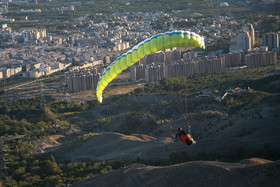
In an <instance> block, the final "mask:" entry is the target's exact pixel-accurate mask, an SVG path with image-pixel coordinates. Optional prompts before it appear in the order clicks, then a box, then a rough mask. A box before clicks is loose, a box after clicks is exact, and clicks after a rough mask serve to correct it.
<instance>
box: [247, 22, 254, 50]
mask: <svg viewBox="0 0 280 187" xmlns="http://www.w3.org/2000/svg"><path fill="white" fill-rule="evenodd" d="M248 30H249V34H250V36H251V47H252V48H254V45H255V30H254V27H253V25H252V24H249V25H248Z"/></svg>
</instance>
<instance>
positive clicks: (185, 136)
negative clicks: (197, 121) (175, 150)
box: [174, 125, 196, 145]
mask: <svg viewBox="0 0 280 187" xmlns="http://www.w3.org/2000/svg"><path fill="white" fill-rule="evenodd" d="M190 132H191V126H190V125H188V126H187V130H186V131H184V130H183V129H182V128H178V130H177V134H176V136H175V137H174V140H175V141H176V142H177V141H178V138H180V139H181V141H182V142H183V143H184V144H186V145H192V144H195V143H196V142H195V141H194V140H193V138H192V137H191V135H190Z"/></svg>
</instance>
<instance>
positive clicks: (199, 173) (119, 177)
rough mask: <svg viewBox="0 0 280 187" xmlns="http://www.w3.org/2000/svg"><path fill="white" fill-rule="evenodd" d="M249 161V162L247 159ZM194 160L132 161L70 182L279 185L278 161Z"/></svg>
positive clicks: (93, 184)
mask: <svg viewBox="0 0 280 187" xmlns="http://www.w3.org/2000/svg"><path fill="white" fill-rule="evenodd" d="M251 161H252V162H251ZM244 162H245V163H243V162H240V163H224V162H208V161H195V162H186V163H182V164H178V165H173V166H167V167H151V166H146V165H141V164H135V165H133V166H130V167H128V168H122V169H119V170H116V171H113V172H110V173H107V174H102V175H99V176H96V177H93V178H91V179H88V180H85V181H82V182H79V183H76V184H73V185H72V186H77V187H82V186H240V187H242V186H256V187H257V186H279V185H280V179H279V176H280V161H275V162H271V161H268V160H263V159H257V158H254V159H249V160H246V161H244Z"/></svg>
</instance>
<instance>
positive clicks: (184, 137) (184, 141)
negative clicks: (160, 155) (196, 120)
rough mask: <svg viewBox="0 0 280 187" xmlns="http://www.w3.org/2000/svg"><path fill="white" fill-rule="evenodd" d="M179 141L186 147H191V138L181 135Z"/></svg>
mask: <svg viewBox="0 0 280 187" xmlns="http://www.w3.org/2000/svg"><path fill="white" fill-rule="evenodd" d="M180 139H181V141H182V142H183V143H184V144H186V145H191V144H192V140H191V137H189V136H188V135H184V134H181V135H180Z"/></svg>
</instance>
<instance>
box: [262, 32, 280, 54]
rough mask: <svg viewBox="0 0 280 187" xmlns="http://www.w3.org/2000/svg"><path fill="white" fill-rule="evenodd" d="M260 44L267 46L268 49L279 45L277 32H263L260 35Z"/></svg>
mask: <svg viewBox="0 0 280 187" xmlns="http://www.w3.org/2000/svg"><path fill="white" fill-rule="evenodd" d="M262 39H263V41H262V45H263V46H267V47H268V50H272V49H273V48H278V47H279V35H278V33H274V32H270V33H266V34H263V37H262Z"/></svg>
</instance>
